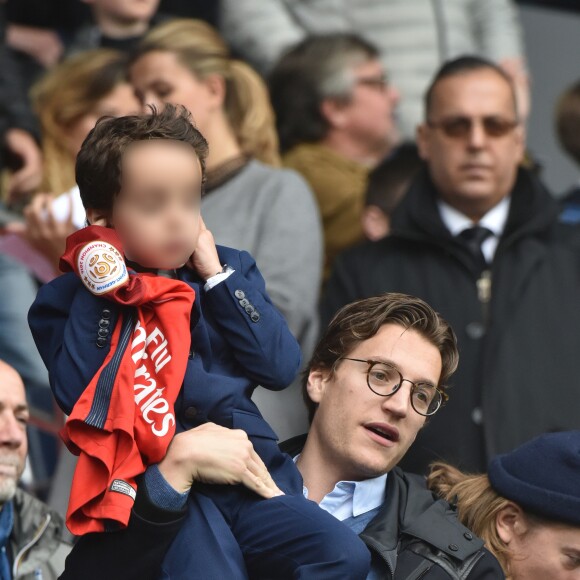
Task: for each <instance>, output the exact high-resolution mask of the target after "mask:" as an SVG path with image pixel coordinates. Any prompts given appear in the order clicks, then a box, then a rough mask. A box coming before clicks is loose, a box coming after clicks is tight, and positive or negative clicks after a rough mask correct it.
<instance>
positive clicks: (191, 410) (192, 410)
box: [183, 407, 197, 419]
mask: <svg viewBox="0 0 580 580" xmlns="http://www.w3.org/2000/svg"><path fill="white" fill-rule="evenodd" d="M183 415H184V416H185V418H186V419H195V417H196V416H197V407H187V409H185V411H184V412H183Z"/></svg>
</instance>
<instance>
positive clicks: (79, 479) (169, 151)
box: [29, 105, 369, 579]
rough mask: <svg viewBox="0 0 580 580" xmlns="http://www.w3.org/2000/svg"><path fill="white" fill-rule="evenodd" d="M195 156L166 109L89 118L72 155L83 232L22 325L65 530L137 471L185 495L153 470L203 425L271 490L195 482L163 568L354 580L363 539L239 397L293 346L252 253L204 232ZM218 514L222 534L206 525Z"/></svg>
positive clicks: (102, 511) (84, 524) (292, 362)
mask: <svg viewBox="0 0 580 580" xmlns="http://www.w3.org/2000/svg"><path fill="white" fill-rule="evenodd" d="M206 155H207V144H206V142H205V139H204V138H203V137H202V136H201V134H200V133H199V132H198V131H197V130H196V129H195V128H194V127H193V125H192V124H191V121H190V119H189V114H188V113H187V112H186V110H185V109H183V108H176V107H173V106H170V105H168V106H166V107H165V109H164V110H163V111H162V112H159V113H158V112H156V111H153V114H151V115H146V116H142V117H139V116H130V117H120V118H116V119H115V118H105V119H102V120H100V121H99V122H98V123H97V125H96V126H95V128H94V129H93V130H92V131H91V133H90V134H89V136H88V137H87V139H86V140H85V142H84V143H83V146H82V148H81V151H80V153H79V156H78V159H77V165H76V173H77V182H78V185H79V189H80V194H81V198H82V200H83V205H84V206H85V209H86V212H87V220H88V222H89V223H90V224H91V226H90V227H88V228H85V229H83V230H79V231H78V232H76V233H75V234H73V235H72V236H71V237H70V238H69V240H68V242H67V251H66V252H65V255H64V256H63V258H62V260H61V269H63V270H68V271H69V273H67V274H65V275H63V276H61V277H59V278H57V279H56V280H54V281H53V282H51V283H49V284H47V285H45V286H44V287H42V288H41V290H40V292H39V294H38V298H37V300H36V302H35V303H34V305H33V307H32V308H31V311H30V315H29V321H30V326H31V329H32V331H33V335H34V337H35V340H36V343H37V346H38V348H39V350H40V353H41V355H42V357H43V359H44V361H45V363H46V365H47V367H48V369H49V375H50V382H51V386H52V389H53V392H54V395H55V397H56V399H57V401H58V402H59V404H60V406H61V407H62V408H63V410H64V411H65V412H66V413H68V414H70V417H69V420H68V422H67V426H66V427H65V429H64V437H65V440H66V442H67V444H68V445H69V448H71V449H73V450H75V451H78V452H80V460H79V465H78V467H77V473H75V480H74V481H73V489H72V493H71V503H70V504H69V513H68V517H67V521H68V523H69V526H70V525H71V524H72V527H73V530H72V531H73V532H75V531H77V532H79V531H80V532H86V531H101V530H107V529H111V528H114V527H119V526H121V527H122V526H124V525H126V523H127V521H128V518H129V513H130V508H131V504H132V501H134V498H135V478H136V477H138V476H139V474H140V473H142V472H143V471H145V470H146V471H145V476H144V478H143V480H144V482H145V485H146V486H147V489H148V490H149V489H150V490H153V493H154V494H155V493H156V494H157V495H158V496H160V497H159V502H160V503H166V502H175V501H186V497H180V494H178V493H177V491H176V490H172V489H171V487H170V486H169V484H168V483H167V482H166V481H164V480H163V476H162V475H161V473H160V472H159V470H157V469H156V467H155V465H152V464H155V463H157V462H158V461H159V460H160V459H161V458H162V457H163V454H164V452H165V450H166V448H167V445H168V444H169V441H170V439H171V437H172V435H173V433H174V431H175V429H177V430H178V431H182V430H185V429H190V428H192V427H195V426H198V425H201V424H203V423H206V422H214V423H217V424H219V425H222V426H225V427H230V428H236V429H242V430H244V431H245V432H246V433H247V434H248V436H249V438H250V440H251V442H252V444H253V445H254V448H255V450H256V452H257V453H258V455H259V456H260V457H261V459H262V460H263V461H264V463H265V465H266V466H267V467H268V469H269V470H270V472H271V474H272V476H273V478H274V481H275V482H276V484H277V485H278V487H279V488H280V489H281V490H282V491H283V492H284V494H283V495H277V496H275V497H271V498H270V499H264V498H262V497H260V496H258V495H257V494H256V493H254V492H251V491H250V490H248V489H247V488H246V487H244V486H240V485H237V486H227V485H220V486H218V485H214V486H212V485H207V484H201V483H198V484H197V485H196V486H195V487H194V490H195V493H194V494H192V497H190V498H189V508H188V509H189V513H188V518H187V523H186V525H184V527H183V528H182V530H181V532H180V534H179V535H178V537H177V539H176V541H175V542H174V544H173V547H172V549H171V551H170V553H169V556H171V557H169V556H168V558H166V562H165V564H164V568H165V571H166V573H167V574H169V576H171V577H173V576H172V568H175V567H178V568H179V569H187V566H186V565H185V566H184V560H187V559H195V561H196V562H197V564H196V565H197V567H198V569H199V570H200V571H201V573H202V575H203V577H207V578H214V577H215V578H218V577H222V578H244V577H247V576H248V575H249V576H250V577H252V578H260V577H263V578H266V577H271V575H272V573H273V571H275V576H276V577H277V578H316V579H322V578H349V579H356V578H361V579H362V578H366V575H367V572H368V567H369V553H368V551H367V549H366V547H365V546H364V544H363V543H362V542H361V540H360V539H359V538H358V537H357V536H356V535H355V534H354V533H353V532H352V531H351V530H349V529H348V528H347V527H346V526H344V525H343V524H342V523H341V522H339V521H338V520H336V519H335V518H333V517H332V516H331V515H329V514H327V513H326V512H324V511H323V510H321V509H320V508H319V507H318V506H317V505H316V504H315V503H313V502H311V501H308V500H306V499H305V498H304V496H303V488H302V479H301V477H300V475H299V473H298V471H297V469H296V467H295V465H294V463H293V461H292V459H291V458H290V457H289V456H288V455H285V454H283V453H281V452H280V451H279V449H278V446H277V438H276V434H275V433H274V432H273V431H272V429H271V428H270V427H269V425H268V424H267V423H266V421H265V420H264V419H263V417H262V416H261V414H260V412H259V410H258V408H257V407H256V405H255V404H254V403H253V401H252V400H251V398H250V397H251V395H252V392H253V391H254V389H255V388H256V387H257V386H258V385H261V386H263V387H265V388H269V389H274V390H277V389H282V388H284V387H285V386H287V385H288V384H290V382H291V381H292V380H293V378H294V376H295V374H296V372H297V370H298V368H299V365H300V351H299V347H298V344H297V343H296V340H295V339H294V338H293V337H292V335H291V333H290V331H289V330H288V327H287V325H286V322H285V320H284V319H283V317H282V316H281V315H280V314H279V313H278V311H277V310H276V309H275V308H274V306H273V305H272V302H271V300H270V298H269V297H268V295H267V293H266V288H265V283H264V280H263V278H262V276H261V274H260V272H259V270H258V268H257V266H256V264H255V262H254V260H253V259H252V258H251V256H250V255H249V254H248V253H247V252H243V251H241V252H239V251H236V250H232V249H229V248H223V247H219V246H216V245H215V243H214V241H213V237H212V235H211V233H210V232H209V231H208V230H207V229H206V228H205V227H204V224H203V220H202V219H201V215H200V199H201V194H202V184H203V179H204V173H205V158H206ZM148 466H149V467H148ZM83 470H84V471H83ZM160 490H161V491H160ZM272 495H273V494H272ZM164 496H165V497H164ZM176 496H177V497H176ZM210 504H211V506H210ZM215 507H217V510H216V509H215ZM224 521H225V523H226V525H227V526H229V527H230V529H231V532H232V534H231V536H232V538H231V539H228V538H227V537H225V536H224V535H223V534H221V533H218V532H217V530H219V529H223V526H224ZM111 522H112V523H113V524H115V525H111ZM216 540H217V541H216ZM232 541H234V542H237V544H238V545H239V549H240V550H241V552H242V553H243V557H244V564H243V566H244V567H245V568H246V569H243V568H240V567H239V566H240V564H239V562H237V561H236V559H235V558H231V557H230V554H231V550H232V547H231V544H230V542H232ZM176 546H177V547H179V546H181V548H182V549H178V548H176ZM174 548H175V550H176V552H175V551H174ZM174 552H175V553H174ZM172 554H173V556H172ZM175 569H177V568H175ZM174 573H175V574H176V575H177V574H178V572H174Z"/></svg>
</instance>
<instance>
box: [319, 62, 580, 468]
mask: <svg viewBox="0 0 580 580" xmlns="http://www.w3.org/2000/svg"><path fill="white" fill-rule="evenodd" d="M417 137H418V139H417V141H418V146H419V150H420V154H421V156H422V157H423V159H424V160H425V162H426V168H425V170H424V171H423V172H422V173H420V174H419V175H418V176H417V178H416V179H415V180H414V182H413V184H412V186H411V188H410V189H409V191H408V193H407V196H406V197H405V198H404V200H403V202H402V203H401V205H400V206H399V208H398V209H397V210H396V211H395V213H394V215H393V218H392V235H391V236H390V237H389V238H386V239H384V240H382V241H379V242H375V243H367V244H365V245H363V246H361V247H359V248H356V249H354V250H351V251H349V252H347V253H345V254H344V255H342V256H340V257H339V258H338V259H337V261H336V267H335V270H334V273H333V275H332V277H331V279H330V280H329V283H328V292H327V295H326V297H325V301H324V304H323V318H325V319H328V318H329V317H330V316H331V315H332V314H333V313H334V312H335V311H336V310H337V309H338V308H339V307H340V306H342V305H343V304H347V303H349V302H352V301H353V300H355V299H358V298H363V297H367V296H373V295H376V294H379V293H381V292H396V291H399V292H407V293H409V294H413V295H415V296H419V297H421V298H423V299H424V300H426V301H427V302H428V303H429V304H431V305H432V306H433V307H434V308H435V309H436V310H437V311H438V312H440V313H441V314H442V315H443V316H445V318H446V319H447V320H449V322H450V324H451V325H452V326H453V328H454V329H455V330H456V332H457V335H458V343H459V350H460V352H461V364H460V365H459V369H458V372H457V374H456V375H455V377H454V380H453V386H454V389H453V390H452V392H453V397H452V398H451V401H450V403H449V405H446V406H445V408H444V409H443V410H442V411H441V418H440V420H438V421H434V422H432V423H430V424H429V425H428V426H427V427H426V428H425V429H424V430H422V432H421V434H420V435H419V437H418V440H417V442H416V444H415V445H414V446H413V448H412V449H411V450H410V452H409V454H407V456H406V457H405V460H404V461H403V465H404V466H405V467H406V468H408V469H410V470H411V471H423V470H425V469H426V467H427V465H428V463H429V462H431V461H433V460H434V459H436V458H445V459H446V460H448V461H451V462H454V463H458V464H461V465H462V466H463V467H464V468H465V469H468V470H484V469H485V466H486V464H487V461H488V460H489V459H490V458H491V457H492V456H493V455H495V454H496V453H501V452H507V451H509V450H511V449H513V448H514V447H516V446H517V445H519V444H521V443H523V442H524V441H526V440H528V439H531V438H532V437H534V436H535V435H538V434H539V433H542V432H545V431H555V430H568V429H578V428H579V427H580V413H579V412H578V398H579V396H580V379H579V378H578V376H579V373H578V370H579V362H578V361H579V358H578V357H579V353H580V333H579V332H578V331H577V329H578V328H580V259H579V257H580V250H579V247H578V243H577V239H576V238H577V235H576V234H574V230H573V229H571V228H569V227H568V226H564V225H561V224H558V223H557V214H558V208H557V206H556V204H555V202H554V201H553V200H552V199H551V197H550V195H549V194H548V192H547V191H546V190H545V189H544V187H543V185H542V184H541V183H540V182H539V181H538V180H537V178H536V177H535V176H534V175H533V174H532V173H531V172H530V171H528V170H526V169H524V168H522V167H521V165H520V164H521V161H522V158H523V155H524V148H525V131H524V127H523V126H522V124H521V122H520V117H519V115H518V110H517V106H516V99H515V94H514V90H513V86H512V83H511V81H510V78H509V77H508V76H507V75H506V73H505V72H504V71H503V70H502V69H501V68H499V67H498V66H496V65H494V64H493V63H491V62H488V61H486V60H483V59H480V58H476V57H462V58H459V59H456V60H454V61H450V62H448V63H446V64H445V65H443V67H442V68H441V69H440V70H439V71H438V73H437V74H436V75H435V78H434V80H433V82H432V84H431V86H430V88H429V90H428V92H427V94H426V98H425V121H424V123H423V124H422V125H421V126H420V127H419V129H418V133H417ZM353 364H354V363H353ZM438 419H439V417H438Z"/></svg>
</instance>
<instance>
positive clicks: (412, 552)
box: [63, 294, 504, 580]
mask: <svg viewBox="0 0 580 580" xmlns="http://www.w3.org/2000/svg"><path fill="white" fill-rule="evenodd" d="M457 360H458V352H457V345H456V339H455V334H454V333H453V331H452V329H451V328H450V326H449V325H448V324H447V322H445V321H444V320H443V319H442V318H441V317H440V316H439V315H438V314H437V313H436V312H435V311H434V310H433V309H432V308H431V307H430V306H429V305H427V304H426V303H425V302H424V301H422V300H420V299H418V298H414V297H412V296H407V295H404V294H385V295H381V296H377V297H373V298H368V299H365V300H361V301H358V302H355V303H353V304H349V305H347V306H345V307H344V308H343V309H342V310H341V311H340V312H339V313H338V314H337V315H336V317H335V318H334V319H333V320H332V322H331V323H330V325H329V326H328V329H327V330H326V332H325V333H324V336H323V337H322V339H321V341H320V342H319V344H318V346H317V347H316V349H315V351H314V354H313V357H312V360H311V362H310V364H309V366H308V369H307V371H305V373H304V380H303V388H304V398H305V401H306V402H307V406H308V408H309V412H310V416H311V427H310V430H309V432H308V435H307V436H301V437H296V438H294V439H292V440H290V441H288V442H286V443H285V444H283V446H282V448H283V450H285V451H286V452H288V453H290V454H291V456H293V457H294V459H295V461H296V465H297V467H298V469H299V471H300V473H301V474H302V476H303V480H304V490H303V492H304V495H305V496H307V497H308V498H309V499H311V500H312V501H315V502H316V503H318V504H319V505H320V507H321V508H322V509H324V510H325V511H327V512H329V513H330V514H332V515H333V516H334V517H336V518H337V519H339V520H341V521H342V522H343V523H344V524H345V525H346V526H348V527H349V528H351V529H352V530H353V531H354V532H355V533H357V534H359V536H360V537H361V539H362V540H363V541H364V542H365V543H366V545H367V547H368V548H369V550H370V552H371V555H372V561H371V571H370V573H369V575H368V577H367V580H387V579H390V580H418V579H419V578H421V580H451V579H452V578H456V579H458V578H461V579H463V580H499V579H503V578H504V575H503V573H502V571H501V567H500V565H499V563H498V562H497V560H496V559H495V558H494V557H493V556H492V555H491V554H490V553H489V552H488V551H487V550H486V549H485V548H483V542H482V541H481V540H480V539H479V538H477V537H476V536H475V535H474V534H473V533H472V532H470V531H469V530H468V529H467V528H465V527H464V526H462V525H461V524H460V523H459V522H458V521H457V515H456V513H455V510H454V509H453V508H452V506H450V505H449V504H448V503H446V502H444V501H442V500H436V499H435V498H434V496H433V495H432V494H431V492H430V491H429V490H427V489H426V486H425V482H424V480H423V478H421V477H419V476H416V475H411V474H409V473H405V472H404V471H403V470H401V469H400V468H398V467H397V464H398V463H399V461H400V460H401V458H402V457H403V456H404V455H405V454H406V453H407V452H408V449H409V447H410V446H411V445H412V444H413V441H414V440H415V437H416V436H417V433H418V432H419V431H420V430H421V429H422V428H423V426H424V425H425V423H426V421H427V420H431V419H429V417H433V415H434V414H435V413H437V411H438V410H439V409H440V406H441V404H442V403H443V402H444V401H445V400H446V399H447V394H446V384H447V380H448V379H449V377H450V375H451V374H453V372H454V370H455V368H456V366H457ZM432 420H433V421H435V422H436V421H439V417H436V418H435V417H433V419H432ZM203 427H209V428H211V427H212V426H211V425H204V426H203ZM213 428H217V427H216V426H213ZM199 429H200V428H198V429H197V430H196V429H193V430H190V431H184V432H182V433H180V434H178V435H176V437H175V439H174V441H173V443H172V444H171V446H170V447H169V449H168V452H167V455H166V456H165V458H164V459H163V460H162V461H161V463H160V464H159V466H158V467H157V468H156V469H158V470H159V473H161V474H162V475H163V477H164V478H165V479H166V482H167V483H166V484H164V485H163V487H159V488H157V489H156V490H152V489H149V488H148V487H147V486H141V487H140V488H139V489H138V492H137V502H136V504H135V508H134V510H133V515H132V517H131V523H130V525H129V528H127V529H126V530H123V531H121V532H115V533H114V534H109V535H108V537H106V536H107V535H103V534H97V536H99V538H94V537H93V538H90V537H89V536H84V537H83V538H81V540H80V541H79V542H78V543H77V545H76V547H75V549H74V550H73V553H72V556H71V557H69V559H68V560H67V572H65V575H64V576H63V578H77V577H78V575H75V572H76V571H77V570H83V571H84V570H90V571H92V570H93V569H94V570H95V571H96V574H97V575H99V574H100V575H99V576H98V577H99V578H101V577H104V576H103V574H104V575H105V576H107V575H108V577H110V578H129V577H131V578H132V577H139V578H157V577H158V576H157V575H156V573H155V571H156V570H157V569H158V568H159V565H160V563H161V560H162V559H163V558H165V562H176V561H178V562H180V566H179V567H177V568H175V567H174V568H175V569H176V570H179V571H180V573H179V574H178V577H179V578H190V577H193V576H194V575H195V574H198V575H199V577H200V578H205V576H204V575H203V570H204V568H203V566H204V563H203V557H201V558H200V557H199V555H198V557H197V558H196V557H195V556H192V554H195V542H196V538H195V536H192V534H191V533H190V532H188V529H190V527H189V526H188V525H187V519H186V517H185V513H186V510H187V503H186V501H187V495H188V493H187V492H188V490H189V488H190V487H192V483H193V482H195V481H196V480H197V481H199V480H200V479H201V480H202V481H203V477H201V478H200V470H202V471H205V472H206V473H208V474H209V473H210V472H211V481H219V482H220V483H223V482H228V483H237V482H240V481H241V482H243V483H246V485H248V480H253V479H257V481H258V484H261V485H262V486H265V485H266V480H265V479H264V480H263V481H262V480H261V479H260V478H256V477H255V476H253V475H252V474H249V476H248V474H246V475H244V477H243V478H242V479H240V478H239V476H238V475H237V474H236V473H235V472H234V470H233V468H232V453H231V451H234V450H236V451H237V450H238V449H239V445H237V444H236V442H235V441H234V440H233V439H232V438H233V437H234V436H235V433H236V431H230V430H227V429H223V428H218V429H222V430H223V431H229V433H230V437H229V438H228V441H227V445H222V446H221V447H220V448H218V449H215V450H214V453H212V454H211V469H208V466H207V464H206V463H205V462H203V461H202V462H201V463H200V460H199V456H200V453H199V450H198V449H197V447H198V445H199V441H200V440H199V439H197V438H198V437H199ZM196 431H197V432H196ZM238 433H239V432H238ZM206 454H207V453H206ZM203 455H204V453H203V452H202V453H201V456H202V457H203ZM246 471H247V470H242V473H245V472H246ZM226 475H227V477H225V476H226ZM258 487H259V486H258ZM143 488H146V489H147V491H144V489H143ZM177 489H179V490H185V493H183V494H180V493H178V491H177ZM253 489H254V490H256V489H258V488H257V487H256V486H254V487H253ZM152 491H155V492H156V493H155V494H154V493H152ZM161 491H163V496H164V498H163V501H162V502H160V501H159V499H160V498H159V494H160V492H161ZM155 497H157V498H158V499H157V500H155V499H154V498H155ZM264 501H268V500H264ZM179 506H182V507H181V508H179ZM203 509H204V510H205V509H207V506H205V507H204V508H203ZM209 514H210V515H211V512H209ZM196 515H197V512H196ZM204 515H205V511H204ZM308 533H309V530H308V529H305V530H304V534H305V535H307V534H308ZM93 536H95V535H93ZM103 536H105V537H103ZM217 539H218V540H219V542H220V543H221V544H222V547H223V546H229V548H228V550H230V551H229V552H228V553H229V554H230V557H234V556H236V555H238V554H239V547H238V546H237V543H236V542H234V543H233V544H231V546H230V543H231V538H230V536H229V533H227V531H224V532H223V534H222V535H221V536H220V537H219V538H217ZM170 544H171V547H170V548H169V551H167V553H166V554H165V552H166V550H167V546H169V545H170ZM220 552H221V550H220ZM136 554H137V556H136ZM204 556H205V555H204ZM207 557H208V558H209V557H211V555H207ZM238 557H241V556H240V555H239V556H238ZM136 560H137V561H136ZM136 567H137V568H136ZM136 569H138V571H139V573H138V574H136ZM131 573H133V576H131ZM89 576H90V574H89ZM89 576H87V573H86V572H85V573H84V576H83V577H89ZM90 577H91V578H92V577H93V576H90ZM95 577H96V576H95ZM196 577H197V576H196ZM281 577H282V572H281V571H279V570H272V572H271V574H270V575H269V576H268V578H281ZM172 578H173V576H172ZM345 580H346V579H345Z"/></svg>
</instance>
